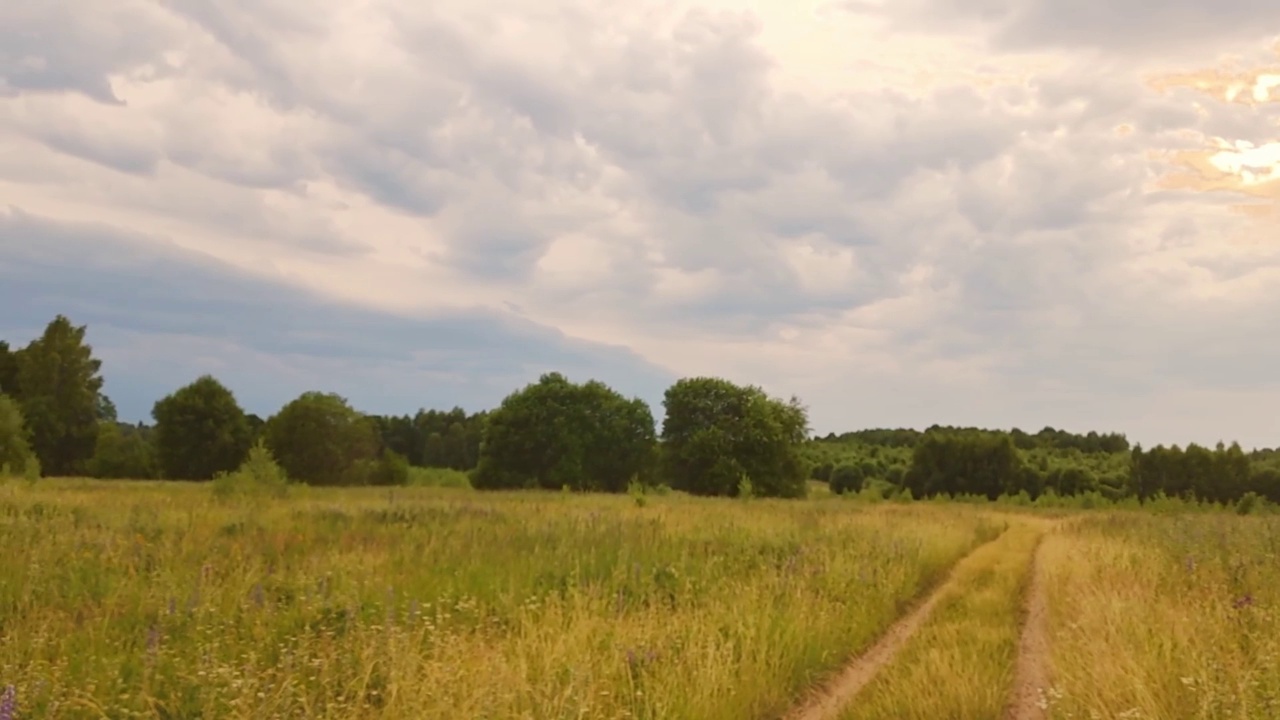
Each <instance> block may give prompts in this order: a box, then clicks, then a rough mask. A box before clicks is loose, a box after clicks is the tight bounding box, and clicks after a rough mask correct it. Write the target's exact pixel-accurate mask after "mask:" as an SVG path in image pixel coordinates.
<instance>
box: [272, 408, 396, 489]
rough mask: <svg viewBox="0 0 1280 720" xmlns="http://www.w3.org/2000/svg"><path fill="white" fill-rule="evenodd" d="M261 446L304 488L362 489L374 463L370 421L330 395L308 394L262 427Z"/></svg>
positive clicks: (375, 449) (375, 446)
mask: <svg viewBox="0 0 1280 720" xmlns="http://www.w3.org/2000/svg"><path fill="white" fill-rule="evenodd" d="M263 438H264V439H265V441H266V446H267V448H268V449H270V451H271V454H272V455H273V456H275V459H276V462H278V463H279V464H280V467H282V468H284V471H285V473H286V474H288V476H289V478H290V479H291V480H293V481H295V482H303V483H307V484H309V485H365V484H367V483H369V482H370V481H371V480H372V479H373V478H371V477H370V476H369V468H370V467H371V465H370V463H371V461H373V460H375V459H376V458H377V457H378V449H379V442H378V434H377V429H376V428H375V427H374V424H373V421H371V420H370V419H369V418H367V417H365V416H364V415H363V414H361V413H359V412H357V411H356V410H354V409H352V407H351V406H350V405H348V404H347V401H346V399H344V398H342V397H341V396H338V395H334V394H332V393H319V392H308V393H303V394H302V395H301V396H300V397H298V398H297V399H296V400H294V401H292V402H290V403H289V404H288V405H285V406H284V407H283V408H281V410H280V412H279V413H277V414H276V415H275V417H273V418H271V419H270V420H268V421H267V425H266V428H265V430H264V433H263Z"/></svg>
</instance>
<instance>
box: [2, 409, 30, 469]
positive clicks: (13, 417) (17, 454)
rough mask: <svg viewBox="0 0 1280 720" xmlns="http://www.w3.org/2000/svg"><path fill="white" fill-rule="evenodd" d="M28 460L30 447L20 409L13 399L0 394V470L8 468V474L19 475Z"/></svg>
mask: <svg viewBox="0 0 1280 720" xmlns="http://www.w3.org/2000/svg"><path fill="white" fill-rule="evenodd" d="M30 460H31V445H30V444H29V443H28V442H27V426H26V423H25V422H23V419H22V409H21V408H19V407H18V403H17V402H15V401H14V399H13V398H11V397H9V396H8V395H4V394H0V470H3V469H4V468H5V467H8V468H9V472H10V473H13V474H15V475H16V474H21V473H22V471H23V470H24V469H25V468H26V467H27V463H28V462H30ZM0 479H3V478H2V477H0Z"/></svg>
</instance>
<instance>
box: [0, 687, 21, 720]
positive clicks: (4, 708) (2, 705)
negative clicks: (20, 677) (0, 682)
mask: <svg viewBox="0 0 1280 720" xmlns="http://www.w3.org/2000/svg"><path fill="white" fill-rule="evenodd" d="M17 716H18V691H17V690H16V689H14V687H13V686H12V685H9V686H8V687H6V688H5V689H4V694H3V695H0V720H14V718H16V717H17Z"/></svg>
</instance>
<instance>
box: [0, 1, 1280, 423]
mask: <svg viewBox="0 0 1280 720" xmlns="http://www.w3.org/2000/svg"><path fill="white" fill-rule="evenodd" d="M1273 6H1275V7H1280V5H1275V3H1269V2H1268V3H1266V4H1259V3H1258V2H1255V1H1254V0H1231V1H1230V2H1228V3H1226V4H1225V5H1224V4H1222V3H1213V4H1210V3H1208V2H1205V1H1204V0H1178V2H1177V3H1175V4H1174V5H1172V6H1169V7H1167V8H1165V10H1168V18H1164V16H1163V15H1160V13H1158V12H1156V10H1155V9H1154V8H1155V6H1150V7H1149V8H1148V9H1146V10H1142V9H1141V8H1137V6H1135V5H1133V4H1132V3H1129V2H1128V0H1125V1H1124V2H1118V3H1117V2H1114V1H1113V0H1108V1H1107V2H1093V1H1092V0H1089V1H1088V2H1081V3H1076V4H1074V5H1071V6H1070V7H1067V6H1066V5H1062V4H1061V3H1057V4H1053V3H1048V2H1046V1H1041V0H984V2H969V1H967V0H918V1H917V2H913V3H894V4H893V6H892V7H889V6H888V5H886V6H885V7H883V8H877V7H873V6H871V5H869V4H867V3H856V4H855V3H843V4H841V3H835V4H832V3H818V2H810V3H802V4H800V5H797V4H794V3H785V2H782V1H781V0H770V1H769V2H760V3H755V4H753V5H752V11H751V12H743V11H742V10H741V5H740V4H738V3H730V2H728V0H673V1H672V2H661V3H660V2H656V0H655V1H654V2H642V3H633V4H626V5H623V6H616V5H615V6H606V5H605V4H601V3H598V2H587V1H586V0H556V1H555V2H551V3H543V4H533V5H527V6H523V7H521V8H519V9H517V8H515V7H513V6H511V5H510V4H509V3H501V2H496V1H495V0H485V1H484V2H480V3H476V2H470V3H462V2H460V0H447V1H446V2H445V3H443V4H441V3H434V4H431V5H430V6H426V5H422V4H413V3H408V2H403V1H402V0H372V1H371V2H367V3H361V4H351V3H341V2H337V0H311V1H310V2H303V1H302V0H271V1H270V2H262V1H261V0H252V1H251V0H167V1H166V2H162V3H150V2H142V1H141V0H137V1H136V2H134V1H128V2H120V3H115V4H113V5H112V9H107V8H106V6H103V7H102V8H98V7H93V8H86V7H84V6H83V5H82V4H80V3H75V4H72V3H70V2H67V1H65V0H63V1H61V2H59V1H50V2H46V3H40V4H32V3H20V4H19V5H18V6H14V7H8V6H6V8H5V9H3V10H0V48H3V49H0V198H3V199H4V202H6V203H8V204H10V205H12V206H14V207H16V208H20V209H21V210H23V211H24V212H26V213H30V214H32V215H35V216H42V217H45V218H54V219H57V220H61V221H66V222H84V221H89V222H95V223H99V224H100V225H102V226H105V227H110V228H113V229H114V230H113V231H115V232H120V233H127V234H129V235H130V237H134V238H136V242H142V243H152V244H154V245H155V247H157V248H160V247H162V246H163V247H166V248H168V247H176V248H179V249H181V250H184V251H186V252H190V253H199V254H201V256H206V257H209V258H214V259H216V260H218V261H221V262H223V263H225V264H227V266H228V267H230V268H233V269H235V270H237V271H239V272H245V273H253V274H254V275H255V276H256V277H262V278H266V279H269V280H270V281H272V282H275V283H277V284H278V285H280V286H281V287H282V288H290V289H292V290H291V291H292V292H296V293H304V294H308V295H316V296H321V297H326V298H328V299H329V300H330V301H332V302H336V303H341V304H344V305H347V306H351V307H355V308H361V309H363V311H365V312H375V313H386V314H389V315H395V316H404V315H420V316H423V317H427V316H430V317H439V316H440V315H441V314H442V313H455V312H460V311H463V310H466V311H467V312H471V311H473V310H474V309H475V308H487V312H491V313H495V314H497V315H503V314H506V315H510V314H518V315H519V316H521V317H522V318H524V319H525V321H528V322H533V323H537V324H541V325H544V326H549V327H554V328H557V329H558V330H560V331H562V332H564V333H566V334H567V335H568V336H570V337H572V338H579V339H581V340H583V341H591V342H597V343H605V344H610V345H621V346H625V347H627V348H630V349H631V350H632V351H634V352H635V353H638V354H639V355H640V356H642V357H643V358H645V360H647V361H648V362H649V363H651V364H653V365H656V366H660V367H661V368H663V369H664V370H665V371H667V372H668V373H671V374H693V373H714V374H723V375H727V376H729V377H732V378H734V379H738V380H744V381H751V382H759V383H762V384H764V385H766V387H768V388H769V389H771V390H773V391H775V392H778V393H790V392H793V391H794V392H799V393H800V394H801V395H802V396H804V397H805V398H806V399H807V400H808V402H809V404H810V405H811V406H812V407H813V412H814V417H815V419H816V420H817V421H818V425H819V426H820V427H822V428H824V429H841V428H845V427H853V426H863V425H882V424H899V423H901V424H914V425H928V424H930V423H932V422H935V421H936V422H951V423H984V424H996V425H1006V426H1007V425H1012V424H1018V425H1023V426H1028V427H1030V426H1039V425H1044V424H1054V425H1069V426H1071V427H1077V428H1082V429H1083V428H1097V429H1120V430H1127V431H1130V432H1131V434H1133V435H1134V436H1135V437H1138V438H1140V439H1150V438H1155V439H1162V440H1172V441H1186V440H1190V439H1196V440H1201V441H1209V440H1216V439H1217V437H1218V436H1231V437H1239V438H1241V439H1242V440H1245V441H1246V442H1256V443H1269V444H1274V443H1275V441H1274V440H1271V439H1268V438H1272V437H1280V420H1267V419H1266V418H1265V417H1264V416H1262V415H1257V416H1249V413H1247V412H1242V413H1239V414H1231V413H1227V412H1220V411H1218V410H1214V411H1213V412H1207V411H1206V412H1199V411H1195V410H1194V409H1191V410H1189V411H1188V412H1187V413H1186V416H1185V421H1184V422H1183V423H1182V424H1180V425H1179V424H1170V421H1169V420H1168V419H1167V418H1164V417H1162V418H1160V419H1159V420H1156V419H1145V420H1144V419H1143V417H1144V416H1143V414H1142V413H1143V411H1142V408H1144V407H1155V406H1156V405H1157V404H1158V403H1164V405H1163V406H1162V407H1164V408H1165V411H1166V412H1170V411H1172V410H1170V408H1173V407H1175V406H1174V405H1171V404H1170V403H1174V402H1175V399H1177V400H1176V402H1183V403H1184V405H1183V406H1181V407H1185V408H1192V403H1193V399H1194V402H1203V403H1204V407H1206V408H1222V407H1226V404H1227V400H1226V398H1238V397H1239V395H1238V393H1239V388H1240V387H1241V386H1242V384H1247V383H1251V384H1253V386H1254V387H1255V392H1254V394H1253V395H1251V396H1249V397H1251V398H1252V402H1255V403H1258V404H1260V405H1261V404H1265V403H1273V404H1274V402H1275V401H1276V400H1277V399H1280V397H1278V396H1280V390H1277V388H1275V387H1274V385H1273V384H1271V381H1270V379H1269V377H1268V375H1267V372H1268V371H1267V368H1268V367H1274V362H1275V361H1276V360H1278V359H1280V342H1274V341H1273V340H1272V339H1271V333H1269V332H1267V331H1266V329H1265V328H1267V327H1269V326H1274V324H1275V322H1276V321H1277V320H1280V304H1278V303H1277V302H1276V301H1275V300H1274V299H1273V297H1274V293H1273V292H1270V291H1269V290H1268V288H1269V287H1274V284H1272V283H1273V282H1274V275H1275V274H1276V273H1277V268H1280V255H1278V254H1277V251H1276V250H1275V249H1274V248H1275V247H1276V246H1275V245H1274V243H1273V242H1272V241H1270V240H1268V234H1267V233H1268V230H1267V228H1269V227H1273V226H1274V225H1273V223H1274V219H1275V218H1277V217H1280V213H1278V212H1277V211H1276V210H1275V209H1276V207H1277V205H1278V203H1280V189H1278V188H1280V185H1277V182H1278V181H1277V180H1276V179H1275V178H1276V172H1277V170H1276V167H1277V166H1278V164H1280V156H1277V154H1276V148H1277V147H1280V145H1277V142H1278V141H1280V140H1278V139H1277V137H1276V136H1277V132H1278V130H1277V124H1276V120H1277V116H1278V111H1280V103H1277V102H1274V100H1275V99H1276V98H1277V92H1276V87H1277V86H1276V82H1275V81H1274V80H1275V78H1276V77H1280V76H1278V75H1276V74H1275V70H1274V68H1272V65H1274V64H1275V62H1274V58H1270V60H1271V61H1270V62H1269V60H1268V58H1269V56H1268V52H1267V50H1266V48H1265V46H1264V45H1261V44H1260V43H1261V42H1262V37H1263V33H1260V32H1259V31H1258V30H1257V29H1256V28H1258V27H1261V26H1264V25H1266V26H1269V27H1275V23H1274V22H1272V23H1270V25H1267V24H1266V23H1265V22H1264V21H1265V20H1266V19H1267V18H1273V19H1276V20H1280V16H1277V15H1276V13H1277V12H1280V11H1278V10H1276V9H1275V8H1273ZM1144 7H1146V6H1144ZM1139 10H1141V12H1139ZM1162 18H1164V19H1162ZM1170 18H1171V19H1170ZM1247 18H1252V19H1253V21H1254V24H1253V25H1248V24H1247V23H1245V22H1244V20H1245V19H1247ZM1192 21H1194V22H1192ZM1195 23H1198V25H1197V24H1195ZM1139 28H1141V29H1142V30H1143V33H1145V34H1144V37H1148V38H1149V39H1150V40H1151V42H1147V41H1144V42H1142V43H1137V42H1136V41H1135V40H1133V37H1134V33H1135V32H1136V31H1137V29H1139ZM1187 28H1193V29H1194V32H1192V31H1191V30H1188V29H1187ZM33 38H34V40H33ZM126 39H128V40H129V42H125V40H126ZM1180 43H1181V45H1179V44H1180ZM1255 46H1256V47H1255ZM1179 47H1183V48H1184V50H1183V51H1178V50H1177V48H1179ZM1228 52H1235V53H1236V54H1237V55H1239V56H1240V57H1239V58H1238V59H1237V60H1235V61H1233V62H1227V61H1222V62H1221V63H1219V57H1220V56H1222V55H1225V54H1226V53H1228ZM1215 63H1217V64H1216V65H1215ZM1268 221H1269V222H1271V223H1272V224H1271V225H1268V224H1267V223H1268ZM51 237H55V236H51ZM64 241H65V242H69V240H63V241H59V240H47V242H64ZM13 247H15V246H3V245H0V264H2V263H3V261H4V259H5V258H6V257H7V256H6V253H9V254H10V255H12V253H13V252H15V251H14V250H13ZM6 248H8V249H6ZM168 251H169V250H166V252H168ZM63 262H74V257H73V256H72V257H64V259H63ZM93 262H94V263H97V264H91V263H90V260H89V259H87V258H86V259H85V260H84V262H83V267H80V268H78V269H79V270H81V271H85V272H91V273H102V274H103V275H104V276H107V275H109V274H110V273H111V272H113V269H112V268H111V267H110V264H109V263H107V264H103V263H102V262H101V260H100V259H98V260H93ZM109 287H110V283H106V284H99V285H96V286H93V289H92V292H94V293H98V292H108V291H109ZM126 290H127V288H126ZM116 291H118V289H117V290H116ZM64 292H65V291H64ZM90 292H91V291H90V290H86V291H85V293H86V297H83V298H80V302H86V301H91V300H93V301H101V302H108V301H109V299H108V298H105V297H96V296H95V297H90V296H88V293H90ZM113 292H114V291H113ZM214 306H215V305H210V307H214ZM118 322H127V319H119V320H118ZM397 327H398V326H397ZM5 330H6V328H4V327H0V331H5ZM391 331H392V330H387V332H391ZM122 337H123V336H122ZM122 342H123V341H122ZM193 342H194V341H193ZM237 342H238V341H237ZM415 342H420V344H421V345H420V347H419V349H421V350H424V351H425V350H433V351H434V350H439V349H441V348H442V347H447V343H448V342H449V340H448V338H432V337H423V338H421V340H417V341H415ZM120 352H121V354H120V355H119V357H133V358H136V354H134V355H126V354H124V353H123V351H120ZM255 352H265V351H261V350H258V351H255ZM195 356H196V355H195V351H193V355H192V357H193V358H194V357H195ZM575 357H576V356H575ZM591 357H594V358H597V360H598V362H600V363H605V364H603V365H600V366H599V367H598V368H597V369H596V370H592V369H591V368H593V367H596V366H591V365H587V366H583V367H585V368H586V371H587V372H598V373H599V374H607V373H608V366H607V364H608V363H617V362H622V361H621V360H618V357H621V356H613V355H608V354H605V355H592V356H591ZM566 358H567V356H566ZM192 362H193V365H192V366H193V367H195V365H198V364H199V363H197V362H196V361H195V360H193V361H192ZM405 362H410V361H405V360H403V359H397V360H395V361H392V360H387V361H386V363H387V364H386V365H385V367H384V366H379V367H381V368H383V369H371V370H370V371H369V372H370V373H371V374H370V375H369V377H370V378H372V377H374V376H375V375H377V376H378V377H379V378H385V377H392V376H395V374H396V373H400V374H401V375H403V376H404V377H410V376H412V377H416V378H418V380H415V382H424V383H426V382H429V380H428V379H424V378H426V376H420V375H415V373H414V371H413V367H414V366H413V365H412V363H411V362H410V364H407V365H406V364H403V363H405ZM565 362H577V361H576V360H575V361H571V360H569V359H566V360H565ZM475 372H477V373H484V372H488V371H485V370H483V369H477V370H476V371H475ZM502 372H503V374H502V375H501V377H502V378H503V379H504V380H503V381H506V380H507V379H509V377H510V375H509V373H508V371H506V370H503V371H502ZM379 373H382V374H379ZM369 382H371V383H372V382H373V381H372V380H370V381H369ZM370 387H372V386H370ZM624 390H626V388H624ZM353 392H354V391H353ZM371 392H372V390H371ZM354 399H356V400H357V401H359V397H358V396H357V397H355V398H354ZM406 409H409V408H406ZM1246 417H1247V418H1248V419H1247V421H1246V420H1243V419H1241V418H1246ZM1121 419H1123V420H1124V422H1119V421H1120V420H1121ZM1268 422H1270V423H1271V424H1270V425H1268V424H1267V423H1268Z"/></svg>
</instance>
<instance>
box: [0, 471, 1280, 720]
mask: <svg viewBox="0 0 1280 720" xmlns="http://www.w3.org/2000/svg"><path fill="white" fill-rule="evenodd" d="M423 482H424V484H427V481H426V480H424V481H423ZM435 484H441V483H435ZM443 484H456V483H450V482H445V483H443ZM0 547H3V548H4V552H3V553H0V687H3V686H5V685H12V686H13V687H14V696H15V697H16V700H17V704H18V714H17V717H19V718H113V719H114V718H213V717H217V718H366V717H367V718H413V719H417V718H495V719H496V718H534V719H538V720H541V719H543V718H547V719H551V718H556V719H559V718H646V719H651V720H657V719H659V718H690V719H703V718H705V719H707V720H719V719H721V718H724V719H726V720H727V719H729V718H733V719H735V720H737V719H741V718H761V719H763V718H779V717H784V716H788V717H801V716H803V717H831V718H938V717H947V718H975V719H976V718H991V719H996V718H1003V717H1031V716H1033V715H1028V714H1026V713H1027V712H1031V713H1035V712H1039V713H1041V715H1039V716H1043V717H1051V718H1095V717H1096V718H1206V719H1207V718H1274V717H1280V710H1278V708H1280V704H1278V702H1280V701H1278V700H1277V697H1278V696H1280V665H1278V664H1277V663H1278V658H1280V630H1278V629H1277V627H1278V626H1277V622H1276V621H1277V619H1280V617H1277V610H1276V608H1277V603H1278V602H1280V518H1278V517H1275V516H1268V517H1241V516H1238V515H1235V514H1232V513H1227V512H1222V511H1202V512H1201V511H1198V512H1180V511H1169V512H1165V513H1163V514H1155V513H1152V512H1150V511H1145V510H1128V509H1125V510H1114V509H1113V510H1091V511H1079V510H1061V509H1054V510H1044V509H1036V508H1027V507H1014V506H1011V505H1002V504H998V503H997V504H974V503H948V502H901V503H888V502H876V503H873V502H866V501H863V500H859V499H849V498H847V497H846V498H841V497H831V496H823V495H820V494H814V496H813V497H811V499H809V500H801V501H784V500H761V499H750V500H742V499H733V500H731V499H698V498H692V497H688V496H685V495H682V494H679V493H667V494H648V495H644V496H639V497H636V496H627V495H619V496H603V495H582V494H569V493H554V492H509V493H505V492H504V493H478V492H475V491H472V490H469V489H466V488H464V487H409V488H395V489H385V488H384V489H373V488H350V489H317V488H305V487H304V488H290V491H289V494H288V496H287V497H283V498H274V497H271V498H268V497H249V498H234V497H233V498H230V499H227V498H218V497H216V496H215V494H214V493H213V492H212V491H211V488H210V487H209V486H208V485H207V484H204V485H200V484H177V483H160V482H151V483H141V482H139V483H110V482H101V481H89V480H83V481H73V480H46V481H40V482H38V483H35V484H28V483H25V482H21V481H17V482H9V483H7V484H2V485H0ZM1033 559H1034V562H1033ZM1033 589H1038V590H1039V591H1040V592H1041V593H1042V594H1043V596H1044V600H1045V604H1046V605H1047V613H1046V615H1045V618H1044V619H1043V624H1044V627H1043V628H1042V629H1043V630H1044V632H1045V635H1046V636H1047V637H1048V638H1049V642H1048V644H1047V647H1043V648H1039V649H1036V650H1035V651H1034V652H1036V653H1037V654H1038V655H1042V656H1043V657H1038V658H1036V659H1037V660H1039V661H1042V662H1043V664H1044V666H1045V668H1046V670H1047V673H1048V677H1049V682H1048V683H1047V686H1046V687H1041V688H1037V692H1038V696H1037V698H1036V702H1035V703H1034V707H1031V708H1030V709H1028V708H1022V710H1018V709H1017V708H1014V707H1013V705H1016V703H1012V701H1011V700H1010V698H1012V697H1014V696H1015V695H1016V694H1017V689H1018V687H1017V686H1018V684H1019V673H1020V670H1019V667H1020V661H1022V660H1024V659H1025V658H1024V657H1022V656H1023V655H1026V654H1027V653H1028V652H1029V651H1028V650H1027V649H1026V647H1025V646H1024V645H1023V644H1021V643H1020V640H1021V639H1022V638H1023V636H1024V633H1025V631H1026V629H1027V627H1028V626H1029V623H1028V622H1027V619H1028V616H1027V614H1026V612H1025V605H1026V600H1027V598H1028V597H1029V595H1030V594H1031V593H1032V591H1033ZM926 599H927V603H926V602H925V601H926ZM922 603H924V604H925V605H928V608H927V609H929V612H928V613H917V612H916V611H917V610H919V609H920V608H922V607H924V605H922ZM913 613H916V614H918V615H919V619H918V623H917V624H915V625H913V626H912V627H911V628H910V629H911V632H910V633H899V635H898V636H896V639H895V644H894V646H893V647H892V648H891V650H892V652H891V653H888V654H886V655H884V662H883V666H882V667H880V668H879V671H878V672H876V673H874V674H873V675H869V676H868V677H867V678H865V682H864V683H863V685H862V686H860V687H859V689H858V692H857V693H856V694H854V695H851V696H849V697H845V698H842V701H841V702H840V703H838V704H837V705H836V706H832V705H831V704H830V703H828V706H829V707H828V709H827V710H824V711H823V713H820V714H813V713H812V712H811V713H810V714H808V715H805V714H803V713H804V709H803V708H804V706H805V704H806V702H807V701H809V700H814V699H818V700H821V699H822V698H824V697H827V698H828V699H830V697H833V696H832V693H834V692H837V691H838V690H839V687H838V685H839V677H840V674H841V671H842V669H844V668H847V667H849V664H850V663H854V664H856V663H857V662H859V657H860V656H861V655H862V654H863V653H864V652H866V651H868V650H869V649H870V648H873V646H875V647H877V648H878V647H879V645H877V643H878V642H883V640H884V638H885V637H888V636H892V635H893V632H892V631H891V628H897V627H898V625H895V623H899V621H900V619H901V618H904V617H905V616H908V615H911V614H913ZM886 631H890V632H889V633H888V634H887V633H886ZM1018 712H1022V713H1023V714H1017V713H1018ZM1010 713H1014V714H1012V715H1011V714H1010Z"/></svg>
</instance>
